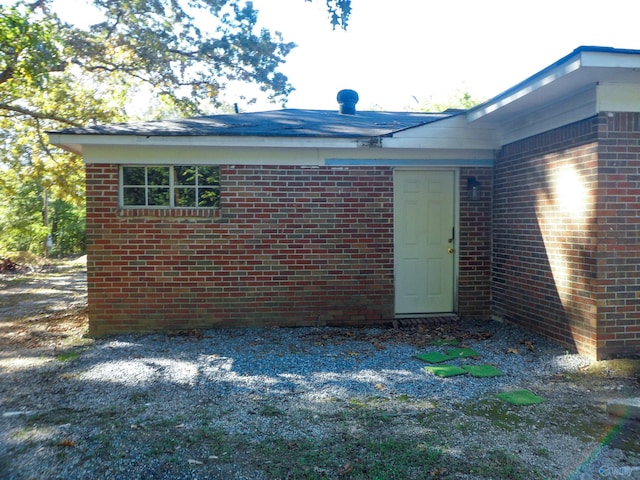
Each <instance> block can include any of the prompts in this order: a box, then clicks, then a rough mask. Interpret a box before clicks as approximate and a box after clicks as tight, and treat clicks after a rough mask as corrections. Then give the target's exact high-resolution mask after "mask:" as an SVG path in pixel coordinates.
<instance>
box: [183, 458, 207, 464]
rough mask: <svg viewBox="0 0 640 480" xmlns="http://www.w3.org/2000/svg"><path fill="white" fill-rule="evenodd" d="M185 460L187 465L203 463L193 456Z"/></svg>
mask: <svg viewBox="0 0 640 480" xmlns="http://www.w3.org/2000/svg"><path fill="white" fill-rule="evenodd" d="M187 462H188V463H189V465H204V464H203V463H202V462H201V461H200V460H194V459H193V458H190V459H189V460H187Z"/></svg>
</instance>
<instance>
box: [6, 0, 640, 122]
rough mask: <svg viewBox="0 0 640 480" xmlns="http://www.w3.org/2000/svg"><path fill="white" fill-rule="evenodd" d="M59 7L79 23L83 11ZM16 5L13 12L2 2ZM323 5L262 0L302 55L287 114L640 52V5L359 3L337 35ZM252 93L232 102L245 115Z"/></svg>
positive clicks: (484, 85)
mask: <svg viewBox="0 0 640 480" xmlns="http://www.w3.org/2000/svg"><path fill="white" fill-rule="evenodd" d="M86 1H87V0H58V4H59V5H61V6H64V7H67V6H68V7H71V5H72V4H73V8H71V9H69V11H70V12H72V13H67V14H68V15H71V16H72V17H78V18H80V17H83V18H86V13H85V12H83V10H82V8H78V2H80V3H83V2H84V3H86ZM1 3H7V2H4V1H3V2H1ZM324 3H325V1H324V0H313V2H307V1H304V0H253V4H254V7H255V8H256V9H257V10H259V15H258V18H259V21H260V24H261V25H262V26H264V27H268V28H269V29H271V30H278V31H280V32H282V34H283V36H284V40H286V41H290V42H294V43H296V44H297V45H298V47H297V48H296V49H294V50H293V51H292V53H290V54H289V56H288V57H287V61H286V63H285V64H284V65H283V66H282V68H281V71H282V72H283V73H284V74H285V75H287V76H288V77H289V81H290V83H291V84H292V85H293V87H294V88H295V91H294V92H293V93H292V94H291V95H290V97H289V100H288V102H287V105H286V106H287V108H309V109H328V110H332V109H337V101H336V95H337V93H338V91H339V90H341V89H344V88H350V89H353V90H356V91H357V92H358V94H359V96H360V102H359V103H358V106H357V108H358V109H361V110H368V109H384V110H387V111H404V110H408V109H416V108H417V107H419V106H420V104H422V103H423V102H425V101H428V102H430V103H446V102H448V101H449V100H451V99H454V98H458V97H459V96H460V95H461V93H462V92H465V91H467V92H469V93H470V94H471V96H472V97H473V98H475V99H479V100H485V99H489V98H491V97H494V96H496V95H498V94H500V93H502V92H503V91H505V90H506V89H508V88H509V87H511V86H513V85H515V84H517V83H519V82H520V81H522V80H525V79H526V78H528V77H529V76H531V75H533V74H535V73H536V72H538V71H540V70H542V69H543V68H545V67H546V66H548V65H550V64H552V63H554V62H555V61H557V60H559V59H560V58H562V57H564V56H565V55H567V54H569V53H571V52H572V51H573V50H574V49H575V48H577V47H578V46H581V45H591V46H594V45H595V46H607V47H616V48H630V49H639V50H640V29H639V28H638V21H639V19H640V1H639V0H607V1H605V2H602V1H601V0H536V1H535V2H519V1H515V0H352V8H353V11H352V14H351V19H350V22H349V26H348V29H347V31H346V32H345V31H342V30H340V29H336V30H333V29H332V26H331V24H330V23H329V20H328V16H327V13H326V10H325V6H324ZM252 93H253V92H252V90H251V89H250V88H248V87H243V88H241V89H237V90H236V89H234V90H233V91H229V92H227V96H226V100H227V101H228V102H229V103H236V102H237V103H238V106H239V108H240V110H241V111H260V110H272V109H277V108H280V105H274V104H271V103H268V102H267V101H266V100H263V101H258V102H257V103H256V104H253V105H249V104H247V103H246V102H245V101H244V100H243V99H242V96H243V94H249V95H250V94H252Z"/></svg>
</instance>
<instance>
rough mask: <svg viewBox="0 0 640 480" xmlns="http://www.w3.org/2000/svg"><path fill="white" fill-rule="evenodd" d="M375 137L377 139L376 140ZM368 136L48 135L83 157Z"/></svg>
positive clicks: (328, 144)
mask: <svg viewBox="0 0 640 480" xmlns="http://www.w3.org/2000/svg"><path fill="white" fill-rule="evenodd" d="M375 138H378V137H375ZM370 140H371V138H370V137H353V138H351V137H349V138H335V137H266V136H228V135H220V136H175V135H169V136H161V135H157V136H156V135H154V136H140V135H78V134H60V133H55V132H50V133H49V141H50V143H51V144H53V145H56V146H58V147H60V148H63V149H65V150H67V151H70V152H72V153H75V154H78V155H82V153H83V150H84V148H83V147H85V146H119V147H128V146H160V147H184V146H191V147H261V148H269V147H272V148H358V147H360V146H362V145H363V143H370Z"/></svg>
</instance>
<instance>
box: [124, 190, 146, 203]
mask: <svg viewBox="0 0 640 480" xmlns="http://www.w3.org/2000/svg"><path fill="white" fill-rule="evenodd" d="M122 202H123V204H124V205H146V202H145V199H144V187H125V188H124V189H123V192H122Z"/></svg>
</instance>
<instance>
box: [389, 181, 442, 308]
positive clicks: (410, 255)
mask: <svg viewBox="0 0 640 480" xmlns="http://www.w3.org/2000/svg"><path fill="white" fill-rule="evenodd" d="M454 182H455V173H454V172H452V171H449V172H440V171H427V170H396V171H395V185H394V192H395V193H394V252H395V253H394V256H395V289H396V294H395V302H396V306H395V309H396V313H397V314H418V313H444V312H453V309H454V278H455V276H454V268H455V262H454V257H455V256H454V245H455V241H454V221H455V211H454V196H455V195H454V193H455V189H454V186H455V183H454Z"/></svg>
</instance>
